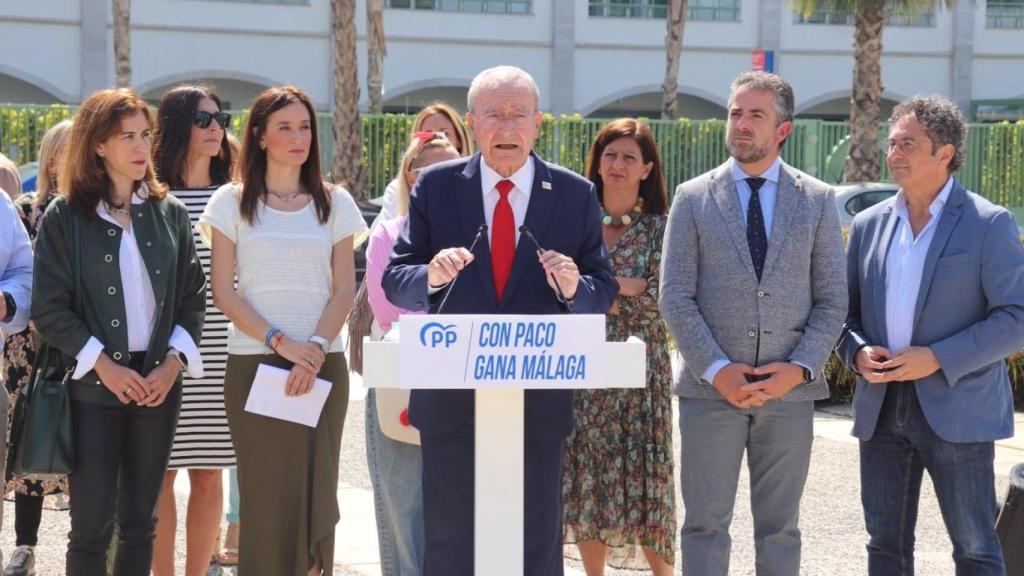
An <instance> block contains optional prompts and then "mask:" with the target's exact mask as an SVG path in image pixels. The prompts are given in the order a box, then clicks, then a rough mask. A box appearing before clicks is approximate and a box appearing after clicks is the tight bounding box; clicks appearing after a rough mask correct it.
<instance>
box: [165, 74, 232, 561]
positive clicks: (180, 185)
mask: <svg viewBox="0 0 1024 576" xmlns="http://www.w3.org/2000/svg"><path fill="white" fill-rule="evenodd" d="M157 118H158V123H159V124H158V127H157V134H156V142H155V145H154V153H153V156H154V160H155V163H156V175H157V180H159V181H160V182H162V183H164V184H166V185H167V186H168V187H170V189H171V193H172V194H173V195H174V196H175V197H176V198H178V199H179V200H181V201H182V202H184V203H185V206H186V207H187V208H188V213H189V217H190V218H191V221H192V224H193V225H194V224H196V223H197V222H198V221H199V216H200V215H201V214H202V213H203V209H204V208H206V204H207V202H209V200H210V196H212V195H213V192H214V191H215V190H216V189H217V188H219V187H221V186H223V185H224V184H227V183H228V182H229V181H230V180H231V159H232V156H231V147H230V146H229V144H228V140H227V138H226V137H225V136H226V130H227V128H228V125H229V123H230V121H231V116H230V115H228V114H226V113H224V112H223V111H221V107H220V98H219V97H218V96H217V94H216V93H215V92H214V91H213V89H211V88H209V87H207V86H179V87H177V88H174V89H172V90H170V91H169V92H167V93H166V94H164V97H163V98H162V99H161V100H160V107H159V108H158V110H157ZM195 240H196V242H197V251H198V253H199V259H200V261H207V262H208V261H209V257H210V251H209V249H208V248H206V247H205V246H203V245H202V244H199V237H198V234H195ZM227 333H228V326H227V318H225V317H224V314H223V313H222V312H221V311H220V310H218V309H217V308H216V307H215V306H214V305H213V300H212V298H208V299H207V302H206V323H205V324H204V326H203V337H202V342H203V344H202V345H201V346H200V352H201V353H202V355H203V358H204V359H205V361H206V366H207V368H208V369H207V370H206V373H205V374H204V375H203V377H202V378H185V379H184V381H183V387H182V395H181V415H180V416H178V427H177V431H176V432H175V435H174V444H173V445H172V446H171V459H170V463H169V464H168V470H167V473H166V474H165V475H164V487H163V492H162V493H161V495H160V505H159V508H158V509H157V517H158V520H157V525H156V540H155V541H154V545H153V574H154V575H155V576H174V536H175V532H176V530H177V517H178V514H177V507H176V502H175V499H174V479H175V477H176V476H177V472H178V470H188V479H189V485H190V490H189V496H188V511H187V515H186V518H185V546H186V556H185V576H203V575H204V574H206V569H207V567H208V566H209V564H210V558H211V556H212V555H213V552H214V548H215V546H216V540H217V533H218V531H219V530H220V514H221V510H223V507H224V490H223V487H222V485H221V478H222V476H223V470H224V469H225V468H233V467H234V466H235V450H234V447H233V446H232V445H231V433H230V431H229V430H228V420H227V415H226V414H225V412H224V362H225V361H226V359H227V355H228V350H227V344H226V342H227V335H228V334H227Z"/></svg>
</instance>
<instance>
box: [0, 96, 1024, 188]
mask: <svg viewBox="0 0 1024 576" xmlns="http://www.w3.org/2000/svg"><path fill="white" fill-rule="evenodd" d="M73 114H74V108H72V107H69V106H63V105H57V106H0V152H3V153H4V154H6V155H7V156H9V157H11V158H12V159H13V160H14V161H15V163H17V164H19V165H20V164H23V163H26V162H30V161H33V160H35V159H36V156H37V154H38V151H39V142H40V140H41V139H42V135H43V133H44V132H45V131H46V130H47V129H48V128H49V127H50V126H52V125H54V124H56V123H57V122H59V121H61V120H63V119H65V118H69V117H71V116H72V115H73ZM412 121H413V117H412V116H408V115H400V114H385V115H365V116H363V159H364V162H366V164H367V166H368V167H369V168H370V171H369V190H370V196H371V197H372V196H379V195H380V194H383V192H384V188H385V187H386V186H387V184H388V182H390V181H391V179H392V178H394V176H395V174H396V173H397V171H398V167H399V165H400V163H401V159H402V154H403V153H404V151H405V148H406V145H407V143H408V139H409V134H410V131H411V127H412ZM244 122H245V112H235V113H234V118H233V120H232V130H233V131H234V132H235V133H236V134H240V133H241V132H242V130H243V126H244ZM606 122H608V120H607V119H585V118H580V117H576V116H563V117H561V118H554V117H550V116H549V117H546V118H545V120H544V124H543V125H542V127H541V131H540V136H539V138H538V139H537V142H536V144H535V149H536V151H537V153H538V154H540V155H541V157H543V158H545V159H547V160H550V161H552V162H556V163H558V164H561V165H562V166H565V167H566V168H569V169H570V170H575V171H577V172H580V173H582V172H583V171H584V168H585V165H586V160H587V152H588V151H589V149H590V144H591V142H593V141H594V138H595V136H596V135H597V133H598V131H600V129H601V127H602V126H604V124H605V123H606ZM649 123H650V125H651V129H652V131H653V132H654V136H655V139H656V141H657V142H658V148H659V150H660V151H661V159H662V165H663V168H664V173H665V181H666V183H667V184H668V187H669V190H672V189H674V188H675V185H676V184H678V183H680V182H684V181H686V180H688V179H690V178H693V177H695V176H697V175H699V174H701V173H703V172H706V171H708V170H710V169H711V168H714V167H715V166H717V165H719V164H721V163H722V162H723V161H725V159H726V157H727V153H726V150H725V146H724V140H725V123H724V122H723V121H721V120H685V119H683V120H677V121H665V120H650V121H649ZM317 125H318V127H319V145H320V154H321V159H322V164H323V167H324V170H325V171H328V170H329V169H330V166H331V154H332V150H333V140H332V137H331V116H330V114H318V115H317ZM848 135H849V127H848V126H847V124H846V123H844V122H826V121H821V120H797V121H796V122H795V123H794V129H793V133H792V135H791V136H790V138H789V141H787V142H786V145H785V146H784V148H783V153H782V156H783V158H784V159H785V160H786V162H788V163H789V164H791V165H792V166H795V167H797V168H799V169H801V170H804V171H805V172H807V173H809V174H811V175H813V176H816V177H818V178H820V179H822V180H825V181H826V182H833V183H834V182H839V181H840V179H841V178H842V173H843V167H844V166H845V163H846V154H847V149H848V145H849V142H848ZM886 135H887V127H886V126H885V125H884V124H883V125H882V126H881V129H880V130H879V136H878V137H879V143H880V147H879V154H884V152H883V150H884V143H885V139H886ZM882 166H883V179H885V178H887V177H888V174H887V173H885V169H884V166H885V163H884V162H883V163H882ZM327 176H328V177H329V176H330V175H329V174H328V175H327ZM958 177H959V179H960V180H961V182H963V184H964V185H965V186H966V187H967V188H969V189H971V190H975V191H977V192H978V193H980V194H982V195H984V196H986V197H988V198H990V199H992V200H993V201H995V202H998V203H1000V204H1003V205H1006V206H1024V122H1018V123H1016V124H1008V123H1002V124H972V125H971V127H970V131H969V133H968V140H967V157H966V162H965V164H964V166H963V168H962V169H961V170H960V173H959V175H958Z"/></svg>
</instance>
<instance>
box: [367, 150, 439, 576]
mask: <svg viewBox="0 0 1024 576" xmlns="http://www.w3.org/2000/svg"><path fill="white" fill-rule="evenodd" d="M458 157H459V152H458V151H457V150H456V149H455V147H454V146H453V145H452V143H451V142H449V141H448V139H447V138H446V137H445V135H444V133H442V132H426V131H423V132H417V133H415V134H414V135H413V139H412V143H410V144H409V148H408V149H407V150H406V152H405V156H403V158H402V168H401V172H400V176H399V177H398V179H397V181H398V185H397V190H396V191H397V193H396V194H395V206H396V210H397V212H398V215H397V216H396V217H395V218H391V219H389V220H385V221H383V222H381V223H380V224H379V225H378V226H377V227H376V228H374V229H373V232H371V233H370V240H369V245H368V246H367V248H366V288H367V300H368V303H369V307H370V309H371V311H372V324H371V326H370V333H371V337H372V338H373V339H374V340H380V339H381V338H382V337H384V335H385V334H387V333H388V331H390V330H391V324H392V322H396V321H398V317H399V316H400V315H401V314H409V313H411V312H410V311H408V310H403V309H401V308H398V307H396V306H395V305H393V304H391V303H390V302H388V300H387V298H386V297H385V296H384V289H383V287H382V286H381V280H382V278H383V275H384V269H385V268H386V267H387V265H388V262H389V261H390V259H391V249H392V248H393V247H394V245H395V242H397V241H398V236H399V233H400V232H401V230H402V226H403V225H404V224H405V221H406V218H407V215H408V213H409V191H410V190H411V189H412V187H413V186H414V185H415V183H416V179H417V178H418V177H419V173H420V171H421V170H423V169H425V168H427V167H428V166H430V165H432V164H436V163H438V162H444V161H446V160H454V159H456V158H458ZM408 406H409V391H408V390H384V389H381V390H377V389H373V388H371V389H370V391H369V393H368V394H367V396H366V457H367V463H368V464H369V468H370V481H371V483H372V484H373V500H374V504H375V508H376V516H377V545H378V548H379V549H380V561H381V572H382V574H384V576H417V575H418V574H420V573H421V570H422V565H423V547H424V534H423V497H422V487H421V481H420V478H421V470H422V466H423V461H422V458H421V456H420V448H419V435H418V434H417V433H416V431H415V429H414V428H412V427H411V426H410V425H409V419H408V415H407V408H408Z"/></svg>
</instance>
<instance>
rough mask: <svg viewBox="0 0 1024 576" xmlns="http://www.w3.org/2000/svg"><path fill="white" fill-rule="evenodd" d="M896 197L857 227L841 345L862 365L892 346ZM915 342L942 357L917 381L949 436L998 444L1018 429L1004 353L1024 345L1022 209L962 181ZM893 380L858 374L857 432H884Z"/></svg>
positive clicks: (846, 357)
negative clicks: (866, 353) (889, 321)
mask: <svg viewBox="0 0 1024 576" xmlns="http://www.w3.org/2000/svg"><path fill="white" fill-rule="evenodd" d="M895 205H896V199H895V198H890V199H888V200H886V201H885V202H881V203H879V204H876V205H875V206H872V207H871V208H868V209H867V210H865V211H864V212H861V213H860V214H858V215H857V217H856V218H854V219H853V225H852V226H851V227H850V242H849V244H848V246H847V274H848V277H849V286H850V309H849V314H848V316H847V319H846V326H845V327H844V328H843V336H842V338H841V339H840V340H839V348H838V351H839V355H840V357H841V358H842V359H843V362H844V363H845V364H846V365H847V366H848V367H850V369H852V370H856V357H857V352H858V351H859V350H860V349H861V347H863V346H866V345H872V344H873V345H882V346H886V347H889V342H888V336H887V332H888V329H887V327H886V321H885V319H886V304H887V303H886V301H885V282H886V275H887V272H888V271H887V270H886V260H887V259H888V254H889V246H890V244H891V243H892V239H893V235H894V232H895V230H896V225H897V222H898V220H899V217H898V216H897V215H896V211H895V208H894V207H895ZM911 345H912V346H930V347H931V349H932V352H934V353H935V357H936V358H938V360H939V364H940V365H941V369H940V370H939V371H938V372H935V373H934V374H931V375H929V376H926V377H924V378H922V379H920V380H916V381H915V382H914V386H915V387H916V389H917V396H918V400H919V401H920V403H921V410H922V411H923V412H924V415H925V418H926V419H927V420H928V424H930V425H931V427H932V429H934V430H935V433H936V434H938V435H939V437H940V438H942V439H943V440H946V441H948V442H990V441H993V440H998V439H1000V438H1007V437H1009V436H1012V435H1013V396H1012V393H1011V390H1010V380H1009V378H1008V376H1007V374H1006V362H1005V361H1004V359H1005V358H1006V357H1007V356H1010V355H1011V354H1014V353H1015V352H1018V351H1019V350H1020V349H1021V347H1022V346H1024V248H1022V247H1021V242H1020V237H1019V231H1018V229H1017V225H1016V223H1015V222H1014V221H1013V215H1012V214H1010V212H1009V211H1007V210H1006V209H1005V208H1001V207H999V206H996V205H994V204H992V203H991V202H989V201H988V200H985V199H984V198H982V197H980V196H978V195H976V194H972V193H970V192H968V191H967V190H965V189H964V188H963V186H961V185H960V183H959V182H955V181H954V184H953V191H952V192H951V193H950V195H949V200H948V201H947V202H946V206H945V208H943V210H942V214H941V215H940V216H939V221H938V223H937V227H936V228H935V236H934V237H933V238H932V243H931V245H930V246H929V247H928V254H927V255H926V256H925V261H924V271H923V273H922V274H921V289H920V292H919V293H918V295H917V303H916V307H915V309H914V330H913V334H912V337H911ZM892 352H894V353H895V352H897V350H892ZM890 385H891V384H890ZM890 385H885V384H869V383H868V382H867V381H865V380H864V379H863V378H860V377H858V378H857V392H856V394H855V395H854V397H853V412H854V421H853V435H854V436H856V437H858V438H860V439H862V440H870V439H871V437H872V436H873V435H874V433H875V427H876V425H877V423H878V415H879V413H880V412H881V409H882V402H883V401H884V400H885V391H886V388H887V387H888V386H890Z"/></svg>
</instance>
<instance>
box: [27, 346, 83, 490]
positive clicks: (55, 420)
mask: <svg viewBox="0 0 1024 576" xmlns="http://www.w3.org/2000/svg"><path fill="white" fill-rule="evenodd" d="M43 346H44V348H45V349H44V350H43V351H42V352H43V354H42V357H43V361H42V362H41V363H40V364H39V368H38V369H37V370H36V371H35V372H36V373H35V378H34V379H33V380H32V381H31V382H30V384H29V386H30V388H29V389H28V390H26V391H25V392H24V393H23V394H21V396H19V398H18V404H17V406H15V414H14V421H13V422H12V428H17V430H18V432H17V435H18V438H17V444H16V446H17V448H16V449H15V458H14V466H13V472H14V475H15V476H18V477H20V478H24V479H26V480H58V479H60V478H61V477H62V476H67V475H68V474H70V473H71V472H72V470H73V468H74V461H75V446H74V442H73V440H72V436H71V399H70V398H69V397H68V384H69V382H70V380H71V374H72V373H73V371H74V368H73V367H71V368H68V369H67V370H66V371H65V372H64V373H63V375H61V374H60V373H59V372H56V373H54V372H53V371H52V368H53V366H52V365H51V364H52V361H51V358H52V357H53V355H54V353H55V352H56V353H59V352H58V351H56V350H54V349H53V347H51V346H49V345H46V344H44V345H43ZM19 412H20V414H19ZM12 440H15V439H14V438H12Z"/></svg>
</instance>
